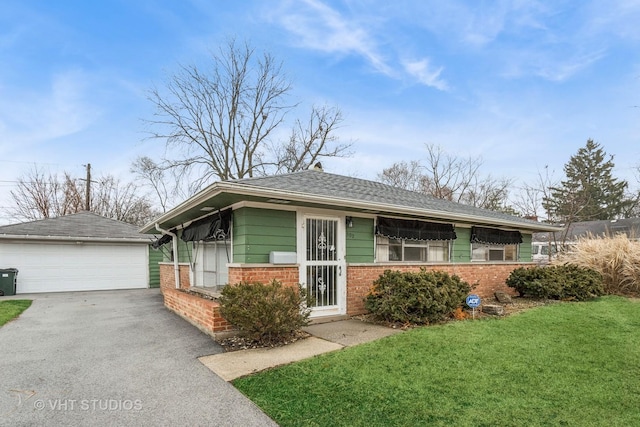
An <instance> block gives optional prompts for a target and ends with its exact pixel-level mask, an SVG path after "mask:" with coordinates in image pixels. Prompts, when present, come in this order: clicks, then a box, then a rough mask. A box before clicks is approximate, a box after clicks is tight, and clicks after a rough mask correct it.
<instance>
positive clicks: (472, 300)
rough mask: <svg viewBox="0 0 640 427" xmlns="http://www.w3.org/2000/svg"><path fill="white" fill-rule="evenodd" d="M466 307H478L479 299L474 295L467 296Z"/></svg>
mask: <svg viewBox="0 0 640 427" xmlns="http://www.w3.org/2000/svg"><path fill="white" fill-rule="evenodd" d="M467 305H468V306H469V307H471V308H476V307H480V297H479V296H478V295H474V294H471V295H469V296H468V297H467Z"/></svg>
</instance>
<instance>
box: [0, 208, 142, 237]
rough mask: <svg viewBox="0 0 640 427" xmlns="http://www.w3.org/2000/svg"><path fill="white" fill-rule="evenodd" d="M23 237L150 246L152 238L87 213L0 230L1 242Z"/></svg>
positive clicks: (110, 220) (123, 225)
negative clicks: (119, 241)
mask: <svg viewBox="0 0 640 427" xmlns="http://www.w3.org/2000/svg"><path fill="white" fill-rule="evenodd" d="M20 237H22V238H32V239H36V238H49V239H54V240H63V239H79V238H82V239H99V240H127V241H135V240H140V241H145V242H149V235H144V234H141V233H139V231H138V227H137V226H135V225H131V224H127V223H125V222H122V221H116V220H113V219H109V218H105V217H103V216H100V215H97V214H95V213H93V212H87V211H83V212H78V213H75V214H71V215H65V216H60V217H57V218H47V219H41V220H37V221H30V222H23V223H18V224H10V225H4V226H0V239H2V238H5V239H6V238H20Z"/></svg>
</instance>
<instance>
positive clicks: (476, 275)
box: [347, 263, 523, 316]
mask: <svg viewBox="0 0 640 427" xmlns="http://www.w3.org/2000/svg"><path fill="white" fill-rule="evenodd" d="M522 265H523V264H504V263H499V264H498V263H496V264H484V263H483V264H479V263H468V264H437V265H428V266H425V265H420V266H418V265H406V264H398V265H373V264H372V265H366V266H354V265H350V266H348V267H347V314H349V315H351V316H354V315H357V314H363V313H366V310H365V308H364V297H365V296H366V295H367V293H368V292H369V289H370V288H371V286H372V285H373V281H374V280H376V279H377V278H378V277H379V276H380V275H381V274H382V273H384V271H385V270H397V271H420V268H421V267H424V268H426V269H427V270H439V271H445V272H447V273H449V274H452V275H453V274H455V275H456V276H458V277H460V279H462V280H464V281H465V282H467V283H469V284H470V285H471V286H474V285H477V286H476V287H475V288H474V289H473V291H472V292H473V293H475V294H478V295H480V297H481V298H485V299H488V298H493V294H494V292H496V291H504V292H507V293H509V294H511V295H515V291H514V290H513V289H512V288H509V287H508V286H507V285H506V284H505V280H506V279H507V277H509V274H510V273H511V272H512V271H513V270H514V269H516V268H518V267H521V266H522Z"/></svg>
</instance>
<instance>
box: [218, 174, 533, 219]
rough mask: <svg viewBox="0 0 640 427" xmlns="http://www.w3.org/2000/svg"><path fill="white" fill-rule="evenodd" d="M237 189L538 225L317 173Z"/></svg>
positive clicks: (268, 178) (255, 181)
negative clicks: (249, 188) (278, 191)
mask: <svg viewBox="0 0 640 427" xmlns="http://www.w3.org/2000/svg"><path fill="white" fill-rule="evenodd" d="M229 182H235V183H237V184H241V185H249V186H252V187H259V188H270V189H273V190H281V191H294V192H300V193H307V194H314V195H317V196H327V197H332V198H342V199H345V200H358V201H362V202H367V203H372V204H384V205H395V206H398V207H406V208H415V209H421V210H427V211H437V212H441V213H451V214H460V215H464V216H477V217H484V218H493V219H499V220H508V221H516V222H521V223H522V224H523V225H524V224H527V225H533V224H535V225H539V223H538V222H537V221H532V220H529V219H524V218H520V217H516V216H513V215H509V214H505V213H502V212H496V211H491V210H488V209H480V208H476V207H474V206H469V205H464V204H461V203H456V202H452V201H449V200H444V199H438V198H436V197H433V196H430V195H427V194H423V193H418V192H416V191H409V190H403V189H401V188H397V187H393V186H390V185H387V184H383V183H380V182H376V181H369V180H366V179H360V178H353V177H349V176H344V175H334V174H330V173H326V172H322V171H317V170H305V171H300V172H294V173H291V174H286V175H274V176H266V177H257V178H248V179H241V180H235V181H229Z"/></svg>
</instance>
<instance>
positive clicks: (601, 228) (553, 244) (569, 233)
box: [532, 218, 640, 262]
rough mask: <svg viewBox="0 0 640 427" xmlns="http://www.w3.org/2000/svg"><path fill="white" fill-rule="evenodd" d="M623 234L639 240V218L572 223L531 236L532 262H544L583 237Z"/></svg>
mask: <svg viewBox="0 0 640 427" xmlns="http://www.w3.org/2000/svg"><path fill="white" fill-rule="evenodd" d="M617 234H624V235H625V236H627V237H628V238H629V239H631V240H638V239H640V218H626V219H612V220H600V221H582V222H574V223H572V224H569V226H567V227H564V228H563V229H562V230H558V231H554V232H539V233H534V234H533V241H532V254H533V260H534V261H539V262H544V261H548V260H549V255H550V254H551V256H553V255H554V254H555V253H557V252H558V251H559V250H567V249H569V248H571V246H573V245H575V244H576V243H577V242H578V240H579V239H580V238H583V237H589V236H591V237H594V238H600V237H614V236H616V235H617Z"/></svg>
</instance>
